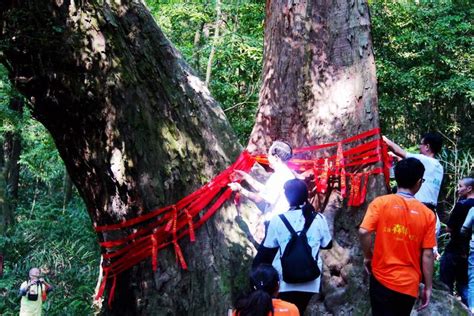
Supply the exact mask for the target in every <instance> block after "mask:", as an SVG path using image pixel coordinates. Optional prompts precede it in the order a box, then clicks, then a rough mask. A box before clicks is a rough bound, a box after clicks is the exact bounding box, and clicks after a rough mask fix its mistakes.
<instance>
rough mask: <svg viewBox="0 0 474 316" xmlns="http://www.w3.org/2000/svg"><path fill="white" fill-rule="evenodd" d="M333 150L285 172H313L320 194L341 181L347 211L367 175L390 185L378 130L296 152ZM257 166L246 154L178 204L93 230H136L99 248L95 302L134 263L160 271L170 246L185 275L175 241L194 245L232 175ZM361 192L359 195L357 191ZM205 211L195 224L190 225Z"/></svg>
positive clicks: (359, 198) (261, 158)
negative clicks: (101, 275)
mask: <svg viewBox="0 0 474 316" xmlns="http://www.w3.org/2000/svg"><path fill="white" fill-rule="evenodd" d="M377 135H378V136H379V139H375V140H372V141H369V142H364V143H362V144H359V145H357V146H354V147H353V148H350V149H348V150H346V151H344V150H343V145H344V144H348V143H351V142H354V141H361V140H363V139H365V138H368V137H373V136H377ZM334 146H337V151H336V154H335V155H334V156H330V157H325V158H322V157H316V158H314V159H307V160H305V159H292V160H291V161H290V162H289V164H288V165H289V166H290V167H291V168H292V169H294V170H297V171H306V170H309V169H312V170H313V172H314V179H315V182H316V183H315V185H316V190H317V192H320V193H324V192H326V190H327V187H328V182H329V178H330V177H331V176H336V177H339V179H340V190H341V195H342V196H343V197H345V196H346V195H347V190H348V188H349V201H348V205H349V206H358V205H361V204H362V203H364V201H365V196H366V191H367V183H368V179H369V175H371V174H380V173H384V174H385V175H386V180H387V181H388V176H387V175H388V168H389V166H390V161H389V156H388V153H387V146H386V144H385V143H383V142H382V141H381V139H380V130H379V129H373V130H370V131H367V132H365V133H362V134H359V135H356V136H353V137H350V138H348V139H345V140H342V141H340V142H335V143H329V144H323V145H317V146H310V147H305V148H299V149H295V150H294V152H295V153H302V152H306V151H314V150H318V149H322V148H329V147H334ZM379 161H382V163H383V166H382V168H375V169H373V170H372V171H368V172H365V173H363V174H360V173H349V172H347V171H346V168H347V167H355V166H359V167H364V166H367V165H370V164H373V163H376V162H379ZM255 162H259V163H261V164H268V159H267V157H266V156H265V155H258V156H251V155H250V154H249V153H248V152H247V151H244V152H243V153H242V154H241V155H240V156H239V157H238V159H237V160H236V161H235V162H234V163H233V164H232V165H231V166H229V168H227V169H226V170H224V171H223V172H222V173H220V174H219V175H217V176H216V177H215V178H214V179H212V180H211V181H210V182H208V183H207V184H206V185H204V186H202V187H201V188H199V189H198V190H196V191H194V192H193V193H191V194H189V195H187V196H186V197H184V198H182V199H181V200H179V201H178V202H176V204H174V205H170V206H165V207H162V208H158V209H155V210H153V211H151V212H150V213H147V214H144V215H140V216H137V217H135V218H131V219H128V220H124V221H122V222H120V223H116V224H111V225H101V226H96V227H95V230H96V231H97V232H107V231H112V230H119V229H123V228H131V227H134V226H137V225H141V227H138V228H135V229H134V232H133V233H132V234H129V235H128V236H125V237H122V238H120V239H114V240H105V241H102V242H100V246H101V247H102V248H103V249H104V253H103V257H104V262H103V271H104V278H103V279H102V282H101V285H100V288H99V291H98V293H97V296H96V298H97V299H98V298H100V297H101V296H102V295H103V293H104V291H105V287H106V282H107V279H108V278H112V279H113V284H112V287H111V290H110V294H109V304H111V302H112V300H113V296H114V291H115V287H116V276H117V275H118V274H120V273H121V272H123V271H125V270H127V269H130V268H131V267H133V266H134V265H136V264H137V263H139V262H141V261H143V260H145V259H147V258H149V257H151V260H152V268H153V271H156V270H157V267H158V251H159V250H160V249H163V248H165V247H168V246H170V245H173V248H174V250H175V255H176V261H177V262H179V264H180V265H181V267H182V268H183V269H187V264H186V261H185V259H184V256H183V253H182V250H181V247H180V246H179V244H178V241H179V240H180V239H181V238H183V237H184V236H186V235H188V234H189V239H190V241H195V240H196V236H195V230H196V229H198V228H199V227H200V226H202V225H203V224H204V223H205V222H206V221H207V220H208V219H209V218H210V217H211V216H213V215H214V214H215V212H217V210H218V209H219V208H220V207H221V206H222V204H223V203H225V201H227V200H228V199H229V198H230V197H231V195H232V191H231V190H230V188H228V184H229V183H230V182H231V181H233V178H234V177H233V174H234V170H243V171H246V172H248V171H249V170H250V169H251V168H252V166H253V164H254V163H255ZM346 177H349V178H350V186H349V187H348V186H347V180H346ZM361 188H362V190H361ZM234 203H236V204H239V203H240V196H239V195H238V194H236V195H235V198H234ZM205 209H207V210H206V211H205V212H204V214H202V215H201V216H200V217H199V219H198V220H197V221H196V222H194V221H193V219H194V218H195V217H197V216H199V215H200V214H201V212H202V211H203V210H205Z"/></svg>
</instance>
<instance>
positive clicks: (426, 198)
mask: <svg viewBox="0 0 474 316" xmlns="http://www.w3.org/2000/svg"><path fill="white" fill-rule="evenodd" d="M383 139H384V141H385V143H386V144H387V146H388V148H389V150H390V152H391V154H392V155H393V156H394V158H395V161H396V163H395V165H394V168H393V173H394V178H395V181H396V184H397V186H396V187H395V188H394V189H393V192H392V194H388V195H384V196H380V197H378V198H376V199H374V200H373V201H372V202H371V203H370V204H369V206H368V209H367V212H366V214H365V216H364V219H363V221H362V223H361V224H360V226H359V237H360V244H361V248H362V251H363V256H364V267H365V270H366V272H367V273H368V275H369V276H370V278H369V280H370V281H369V294H370V303H371V307H372V315H410V313H411V311H412V309H413V307H414V304H415V301H416V300H417V298H420V304H419V306H418V308H417V309H418V310H422V309H424V308H426V307H427V306H428V304H429V302H430V298H431V292H432V284H433V270H434V262H435V260H440V280H441V281H442V282H443V283H445V284H446V286H447V288H449V291H451V293H452V294H454V293H457V294H458V295H459V296H460V298H461V300H462V302H463V303H465V304H466V305H467V306H469V308H470V309H471V311H473V312H474V227H473V226H474V179H473V178H471V177H466V178H463V179H461V180H460V181H459V184H458V186H457V195H458V197H459V201H458V202H457V203H456V205H455V207H454V208H453V210H452V211H451V214H450V217H449V220H448V222H447V224H446V231H447V232H448V233H449V234H450V241H449V243H448V244H447V246H446V248H445V249H444V252H443V254H442V256H441V255H440V254H439V253H438V247H437V237H438V236H439V234H440V228H441V223H440V220H439V217H438V214H437V205H438V196H439V192H440V188H441V184H442V181H443V174H444V170H443V166H442V165H441V163H440V162H439V161H438V159H437V158H436V156H437V154H439V153H440V151H441V148H442V138H441V136H440V135H439V134H437V133H427V134H425V135H423V136H422V138H421V142H420V145H419V154H411V153H408V152H407V151H405V150H404V149H403V148H401V147H400V146H399V145H397V144H396V143H394V142H393V141H391V140H390V139H388V138H386V137H383ZM291 157H292V149H291V146H290V145H289V144H287V143H285V142H281V141H276V142H274V143H273V144H272V146H271V147H270V150H269V152H268V160H269V164H270V167H271V168H272V169H273V170H274V173H273V174H272V175H271V177H270V178H269V179H268V180H267V182H266V183H265V184H263V183H260V182H258V181H257V180H256V179H254V178H253V177H252V176H251V175H249V174H247V173H244V172H238V174H239V175H240V176H241V178H242V180H245V182H246V183H247V184H248V185H249V186H250V187H251V190H249V189H246V188H244V187H243V186H242V185H241V184H239V183H237V182H235V183H231V184H230V185H229V186H230V188H231V189H232V190H233V191H237V192H240V193H241V194H242V195H243V196H246V197H248V198H249V199H250V200H252V201H254V202H255V203H262V202H263V203H265V205H266V207H265V209H264V212H265V219H266V223H265V227H266V230H265V238H264V240H263V241H262V243H261V245H260V247H259V249H258V251H257V255H256V256H255V258H254V261H253V265H252V273H251V277H250V281H251V282H250V283H251V286H252V288H253V291H252V292H251V293H249V294H248V295H246V296H243V297H241V298H240V299H239V300H238V301H237V302H236V304H235V310H234V312H233V315H235V316H244V315H265V316H266V315H272V314H271V313H272V312H273V315H303V314H304V311H305V310H306V307H307V305H308V303H309V301H310V300H311V298H312V297H313V295H314V294H316V293H319V291H320V285H321V276H320V274H321V273H320V271H321V270H322V268H323V265H322V261H321V256H319V253H320V250H321V249H330V248H331V246H332V238H331V234H330V232H329V227H328V223H327V222H326V219H325V217H324V215H323V214H322V213H321V212H319V211H316V210H315V209H314V207H313V206H312V205H311V203H310V202H309V201H308V188H307V186H306V184H305V182H304V181H303V180H300V179H298V178H299V177H298V176H297V175H295V174H294V173H293V172H292V170H291V169H290V168H289V167H288V165H287V163H288V161H289V160H290V158H291ZM298 234H299V235H302V236H303V237H304V239H305V242H306V244H307V246H308V247H309V248H310V251H311V256H312V259H313V260H314V262H313V263H312V264H313V265H314V266H317V269H316V270H317V272H319V273H317V272H316V273H313V275H312V279H311V280H305V281H304V282H297V281H295V280H298V279H295V278H293V279H291V280H290V274H293V273H294V272H292V271H290V270H301V268H299V267H296V265H297V264H301V263H298V262H297V261H298V260H296V261H293V263H292V264H293V269H291V268H287V267H286V265H285V263H286V261H287V258H286V257H287V256H288V253H287V252H289V250H290V248H291V251H293V250H294V248H295V246H294V243H295V240H294V239H295V238H296V237H295V235H296V236H297V235H298ZM374 235H375V236H374ZM471 235H472V236H471ZM374 237H375V238H374ZM469 240H470V241H469ZM469 243H470V244H469ZM291 251H290V252H291ZM302 252H303V251H301V252H300V253H299V254H298V255H299V256H300V257H304V256H303V255H302ZM468 259H469V260H468ZM300 261H304V260H300ZM295 267H296V268H295ZM420 283H421V284H422V285H421V287H420ZM420 288H421V291H420ZM263 302H264V303H263ZM263 306H265V308H263ZM294 307H296V310H297V312H298V313H296V311H295V308H294ZM295 313H296V314H295Z"/></svg>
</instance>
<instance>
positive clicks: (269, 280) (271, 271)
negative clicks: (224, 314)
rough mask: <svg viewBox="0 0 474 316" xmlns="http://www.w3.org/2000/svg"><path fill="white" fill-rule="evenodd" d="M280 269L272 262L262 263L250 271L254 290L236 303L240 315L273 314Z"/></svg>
mask: <svg viewBox="0 0 474 316" xmlns="http://www.w3.org/2000/svg"><path fill="white" fill-rule="evenodd" d="M279 280H280V278H279V276H278V271H277V270H276V269H275V268H274V267H273V266H272V265H270V264H261V265H259V266H258V267H257V268H255V269H254V270H252V271H251V272H250V285H251V286H252V289H254V291H253V292H251V293H250V294H249V295H247V296H246V297H243V298H241V299H239V300H238V301H237V302H236V303H235V312H236V315H238V316H267V315H268V313H271V315H273V302H272V295H273V294H275V292H276V291H277V290H278V286H279V285H278V282H279Z"/></svg>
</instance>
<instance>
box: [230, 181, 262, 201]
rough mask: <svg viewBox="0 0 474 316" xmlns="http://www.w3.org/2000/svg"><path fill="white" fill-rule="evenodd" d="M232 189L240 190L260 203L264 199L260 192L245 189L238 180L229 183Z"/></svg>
mask: <svg viewBox="0 0 474 316" xmlns="http://www.w3.org/2000/svg"><path fill="white" fill-rule="evenodd" d="M228 185H229V187H230V189H231V190H232V191H234V192H240V194H242V195H243V196H245V197H247V198H249V199H250V200H252V201H253V202H255V203H260V202H262V201H263V200H264V199H263V198H262V197H261V196H260V194H258V193H256V192H252V191H249V190H247V189H245V188H244V187H242V186H241V185H240V183H237V182H231V183H229V184H228Z"/></svg>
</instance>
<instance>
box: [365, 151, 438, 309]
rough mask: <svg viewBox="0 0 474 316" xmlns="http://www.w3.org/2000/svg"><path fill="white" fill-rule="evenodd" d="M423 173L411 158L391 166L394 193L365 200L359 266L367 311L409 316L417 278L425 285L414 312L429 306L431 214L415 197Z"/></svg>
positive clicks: (432, 215) (415, 295)
mask: <svg viewBox="0 0 474 316" xmlns="http://www.w3.org/2000/svg"><path fill="white" fill-rule="evenodd" d="M424 171H425V168H424V166H423V164H422V163H421V162H420V161H419V160H418V159H416V158H407V159H403V160H401V161H399V162H398V163H397V165H396V166H395V180H396V181H397V185H398V191H397V194H390V195H385V196H381V197H378V198H376V199H375V200H374V201H373V202H372V203H370V205H369V208H368V209H367V213H366V214H365V217H364V220H363V221H362V224H361V225H360V228H359V236H360V242H361V246H362V250H363V252H364V264H365V267H366V269H367V271H368V272H369V273H370V274H371V278H370V287H369V288H370V289H369V292H370V303H371V305H372V315H410V312H411V310H412V308H413V305H414V303H415V300H416V298H417V297H418V288H419V283H420V281H421V277H422V276H423V279H424V283H425V286H424V288H423V293H422V295H421V299H422V304H421V306H420V308H419V310H421V309H423V308H425V307H426V306H428V304H429V301H430V296H431V288H432V278H433V261H434V259H433V247H434V246H435V245H436V237H435V225H436V217H435V215H434V213H433V212H432V211H431V210H430V209H428V208H427V207H426V206H425V205H423V204H422V203H421V202H419V201H418V200H416V199H415V198H414V195H415V193H416V192H417V191H418V190H419V189H420V187H421V184H422V182H423V174H424ZM373 233H375V245H374V249H373V251H372V238H371V235H372V234H373ZM420 261H421V266H420Z"/></svg>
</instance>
